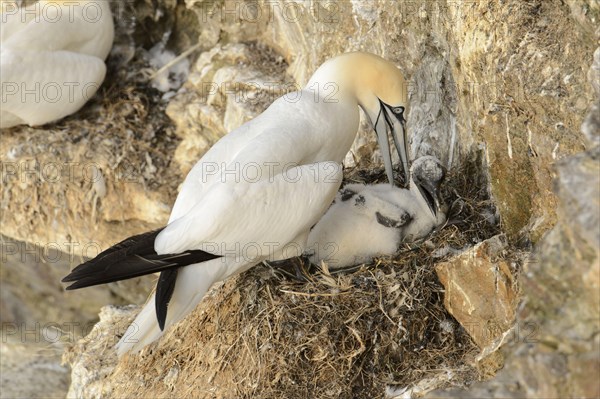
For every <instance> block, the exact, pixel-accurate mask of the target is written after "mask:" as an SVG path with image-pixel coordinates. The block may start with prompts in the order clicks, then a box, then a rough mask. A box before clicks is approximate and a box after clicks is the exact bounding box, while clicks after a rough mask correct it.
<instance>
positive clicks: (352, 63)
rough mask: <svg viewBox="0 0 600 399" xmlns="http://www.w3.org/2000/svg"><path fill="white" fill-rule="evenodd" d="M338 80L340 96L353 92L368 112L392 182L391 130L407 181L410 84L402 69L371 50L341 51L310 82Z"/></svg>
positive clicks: (310, 83)
mask: <svg viewBox="0 0 600 399" xmlns="http://www.w3.org/2000/svg"><path fill="white" fill-rule="evenodd" d="M328 83H329V84H331V83H333V84H336V85H337V86H338V87H337V89H338V91H339V93H340V96H352V97H354V98H355V99H356V102H357V103H358V105H359V106H360V107H361V108H362V110H363V111H364V112H365V114H367V116H368V117H369V120H370V121H371V124H372V125H373V129H374V130H375V133H376V134H377V140H378V142H379V147H380V149H381V154H382V156H383V161H384V164H385V169H386V173H387V176H388V180H389V181H390V184H394V179H393V173H392V161H391V153H390V146H389V142H388V133H389V134H391V136H392V138H393V140H394V145H395V147H396V150H397V151H398V155H399V156H400V159H401V161H402V166H403V168H404V174H405V176H406V182H407V183H408V181H409V180H410V176H409V168H408V139H407V134H406V127H405V114H406V112H405V111H406V107H407V105H408V87H407V85H406V80H405V79H404V76H403V75H402V72H400V70H399V69H398V68H397V67H396V66H395V65H394V64H392V63H391V62H389V61H386V60H384V59H383V58H381V57H379V56H377V55H374V54H369V53H363V52H354V53H346V54H342V55H339V56H337V57H334V58H331V59H330V60H328V61H326V62H325V63H324V64H323V65H321V66H320V67H319V69H317V71H316V72H315V73H314V75H313V76H312V77H311V79H310V81H309V82H308V84H307V87H314V86H313V85H314V84H318V85H325V84H328Z"/></svg>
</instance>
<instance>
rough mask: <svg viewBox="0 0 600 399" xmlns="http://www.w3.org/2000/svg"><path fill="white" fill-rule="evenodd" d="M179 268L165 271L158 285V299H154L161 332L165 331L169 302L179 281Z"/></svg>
mask: <svg viewBox="0 0 600 399" xmlns="http://www.w3.org/2000/svg"><path fill="white" fill-rule="evenodd" d="M178 271H179V268H178V267H177V268H172V269H168V270H164V271H162V272H161V273H160V277H159V278H158V282H157V283H156V297H155V298H154V306H155V310H156V319H157V320H158V326H159V327H160V330H161V331H162V330H164V329H165V321H166V319H167V310H168V308H169V302H171V297H172V296H173V291H175V281H176V280H177V272H178Z"/></svg>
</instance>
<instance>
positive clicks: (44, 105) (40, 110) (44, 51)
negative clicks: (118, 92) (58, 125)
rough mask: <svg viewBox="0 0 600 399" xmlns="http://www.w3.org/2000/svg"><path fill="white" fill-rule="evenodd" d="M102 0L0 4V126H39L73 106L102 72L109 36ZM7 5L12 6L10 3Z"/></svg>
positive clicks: (83, 98) (110, 26)
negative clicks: (19, 5) (21, 5)
mask: <svg viewBox="0 0 600 399" xmlns="http://www.w3.org/2000/svg"><path fill="white" fill-rule="evenodd" d="M109 3H110V2H108V1H105V0H80V1H66V0H60V1H57V0H54V1H50V0H40V1H39V2H36V3H33V4H30V5H28V6H27V7H18V6H17V5H16V3H13V2H10V3H8V4H4V5H3V7H2V13H1V14H0V18H1V19H2V23H1V24H0V84H1V85H2V106H1V109H0V128H6V127H11V126H15V125H19V124H28V125H30V126H35V125H42V124H44V123H48V122H52V121H55V120H57V119H60V118H63V117H65V116H67V115H70V114H72V113H74V112H76V111H77V110H79V109H80V108H81V107H82V106H83V105H84V104H85V103H86V102H87V101H88V100H89V99H90V98H91V97H92V96H93V95H94V93H95V92H96V90H97V89H98V88H99V87H100V84H101V83H102V81H103V80H104V76H105V75H106V65H105V64H104V59H106V57H107V56H108V53H109V52H110V49H111V47H112V43H113V38H114V26H113V19H112V14H111V12H110V7H109ZM11 4H12V5H11Z"/></svg>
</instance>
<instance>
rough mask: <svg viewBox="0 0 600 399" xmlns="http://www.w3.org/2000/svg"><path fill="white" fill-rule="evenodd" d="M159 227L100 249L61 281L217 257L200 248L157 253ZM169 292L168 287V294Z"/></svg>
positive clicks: (92, 281)
mask: <svg viewBox="0 0 600 399" xmlns="http://www.w3.org/2000/svg"><path fill="white" fill-rule="evenodd" d="M161 231H162V229H159V230H154V231H151V232H148V233H144V234H139V235H136V236H132V237H129V238H127V239H125V240H123V241H121V242H120V243H118V244H116V245H114V246H112V247H110V248H108V249H107V250H106V251H103V252H101V253H100V254H99V255H98V256H96V257H95V258H94V259H91V260H89V261H87V262H85V263H82V264H81V265H79V266H77V267H76V268H74V269H73V270H72V271H71V273H70V274H69V275H67V276H66V277H65V278H63V279H62V281H63V282H74V283H73V284H71V285H70V286H68V287H67V288H66V289H67V290H74V289H77V288H84V287H90V286H93V285H98V284H105V283H111V282H113V281H119V280H125V279H129V278H133V277H139V276H143V275H146V274H151V273H156V272H162V271H164V270H169V269H174V268H179V267H182V266H187V265H191V264H193V263H201V262H205V261H208V260H211V259H215V258H218V257H220V256H219V255H213V254H211V253H208V252H204V251H200V250H190V251H186V252H184V253H180V254H165V255H158V254H157V253H156V252H155V251H154V240H155V239H156V236H157V235H158V233H160V232H161ZM175 276H176V273H175ZM173 284H174V281H173ZM172 293H173V292H172V290H171V295H172ZM168 299H170V295H169V298H168ZM167 304H168V302H167ZM165 308H166V305H165Z"/></svg>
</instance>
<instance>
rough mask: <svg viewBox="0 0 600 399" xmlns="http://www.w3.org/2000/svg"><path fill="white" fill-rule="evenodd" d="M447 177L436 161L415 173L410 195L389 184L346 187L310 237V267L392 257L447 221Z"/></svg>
mask: <svg viewBox="0 0 600 399" xmlns="http://www.w3.org/2000/svg"><path fill="white" fill-rule="evenodd" d="M444 176H445V171H444V168H443V167H442V165H441V163H440V162H439V161H438V160H437V159H436V158H434V157H431V156H426V157H421V158H419V159H417V160H416V161H414V163H413V165H412V168H411V181H410V190H406V189H400V188H397V187H390V186H388V185H387V184H376V185H370V186H366V185H363V184H348V185H346V186H345V187H344V188H343V189H342V190H340V192H339V193H338V194H337V196H336V199H335V202H334V203H333V205H331V207H330V208H329V209H328V210H327V212H326V213H325V215H324V216H323V217H322V218H321V220H319V222H318V223H317V224H316V225H315V227H314V228H313V229H312V230H311V232H310V234H309V236H308V244H307V245H308V250H307V254H308V255H309V258H310V260H311V262H313V263H316V264H320V263H321V261H325V262H327V265H328V266H329V267H330V268H332V269H334V268H340V267H346V266H352V265H356V264H359V263H365V262H370V261H371V260H372V259H373V258H374V257H375V256H379V255H391V254H393V253H395V252H396V251H397V250H398V248H399V246H400V244H401V243H403V242H411V241H415V240H419V239H421V238H424V237H426V236H427V235H428V234H429V233H431V232H432V231H433V229H435V228H436V227H438V226H440V225H442V224H443V223H444V222H445V221H446V215H445V212H444V210H443V209H442V206H441V199H440V194H439V192H440V191H439V187H440V184H441V182H442V180H443V179H444Z"/></svg>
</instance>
